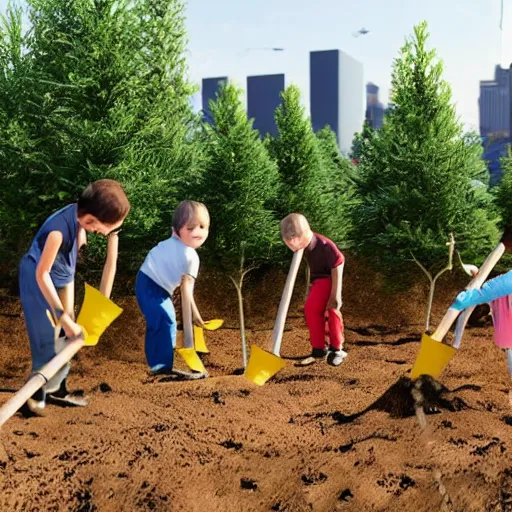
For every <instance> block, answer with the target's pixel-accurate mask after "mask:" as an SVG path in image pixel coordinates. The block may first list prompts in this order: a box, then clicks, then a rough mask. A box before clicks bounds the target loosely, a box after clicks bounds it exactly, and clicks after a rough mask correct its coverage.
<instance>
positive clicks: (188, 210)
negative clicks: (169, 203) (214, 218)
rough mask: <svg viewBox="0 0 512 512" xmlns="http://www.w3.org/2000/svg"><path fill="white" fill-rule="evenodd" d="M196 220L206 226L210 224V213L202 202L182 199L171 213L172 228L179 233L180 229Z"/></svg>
mask: <svg viewBox="0 0 512 512" xmlns="http://www.w3.org/2000/svg"><path fill="white" fill-rule="evenodd" d="M194 220H196V221H197V222H198V223H200V224H201V223H203V224H205V225H206V226H209V225H210V214H209V213H208V209H207V208H206V206H205V205H204V204H203V203H199V202H197V201H188V200H185V201H182V202H181V203H180V204H179V205H178V206H177V207H176V209H175V210H174V213H173V215H172V229H174V232H175V233H176V234H179V232H180V229H181V228H183V227H184V226H186V225H187V224H190V222H192V221H194Z"/></svg>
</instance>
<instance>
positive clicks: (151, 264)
mask: <svg viewBox="0 0 512 512" xmlns="http://www.w3.org/2000/svg"><path fill="white" fill-rule="evenodd" d="M140 270H141V271H142V272H144V274H146V275H147V276H148V277H149V278H150V279H152V280H153V281H154V282H155V283H156V284H157V285H159V286H161V287H162V288H163V289H164V290H167V291H168V292H169V295H171V296H172V294H173V293H174V290H175V289H176V287H177V286H179V285H180V283H181V278H182V277H183V275H185V274H188V275H190V276H192V277H193V278H194V279H195V278H197V274H198V272H199V256H198V255H197V252H196V250H195V249H192V247H188V246H187V245H185V244H184V243H183V242H182V241H181V240H180V239H179V238H177V237H175V236H171V238H168V239H167V240H164V241H163V242H160V243H159V244H158V245H157V246H156V247H153V249H151V251H149V254H148V255H147V256H146V259H145V260H144V263H143V264H142V266H141V267H140Z"/></svg>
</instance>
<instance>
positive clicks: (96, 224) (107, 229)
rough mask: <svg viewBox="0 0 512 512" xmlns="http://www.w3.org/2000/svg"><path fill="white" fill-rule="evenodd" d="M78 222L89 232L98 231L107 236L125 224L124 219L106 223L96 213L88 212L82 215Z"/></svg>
mask: <svg viewBox="0 0 512 512" xmlns="http://www.w3.org/2000/svg"><path fill="white" fill-rule="evenodd" d="M78 222H79V223H80V225H81V226H82V227H83V228H84V229H85V230H86V231H87V232H88V233H98V234H100V235H103V236H107V235H108V234H109V233H111V232H112V231H115V230H116V229H119V228H120V227H121V226H122V225H123V222H124V219H122V220H120V221H119V222H114V224H104V223H103V222H100V221H99V220H98V219H97V218H96V217H95V216H94V215H91V214H89V213H87V214H85V215H83V216H82V217H80V218H79V219H78Z"/></svg>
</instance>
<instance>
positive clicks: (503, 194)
mask: <svg viewBox="0 0 512 512" xmlns="http://www.w3.org/2000/svg"><path fill="white" fill-rule="evenodd" d="M500 163H501V172H502V177H501V181H500V183H499V185H498V187H497V191H496V202H497V205H498V207H499V209H500V212H501V217H502V219H503V224H505V225H508V226H510V225H512V149H511V148H510V146H509V147H508V148H507V156H505V157H503V158H502V159H501V160H500Z"/></svg>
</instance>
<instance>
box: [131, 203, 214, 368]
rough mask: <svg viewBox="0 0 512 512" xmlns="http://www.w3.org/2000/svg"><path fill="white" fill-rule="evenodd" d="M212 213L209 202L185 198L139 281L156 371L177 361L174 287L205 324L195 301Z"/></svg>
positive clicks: (138, 292)
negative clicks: (201, 251) (200, 251)
mask: <svg viewBox="0 0 512 512" xmlns="http://www.w3.org/2000/svg"><path fill="white" fill-rule="evenodd" d="M209 227H210V216H209V214H208V210H207V209H206V206H205V205H204V204H202V203H198V202H196V201H182V202H181V203H180V204H179V205H178V206H177V208H176V210H175V211H174V214H173V219H172V236H171V237H170V238H168V239H167V240H164V241H162V242H160V243H159V244H158V245H157V246H156V247H154V248H153V249H151V251H150V252H149V254H148V255H147V257H146V259H145V260H144V263H143V264H142V266H141V268H140V270H139V273H138V274H137V280H136V283H135V294H136V296H137V302H138V303H139V307H140V310H141V311H142V314H143V315H144V318H145V319H146V338H145V353H146V360H147V362H148V365H149V368H150V370H151V372H152V373H154V374H157V373H168V372H170V371H171V370H172V367H173V363H174V348H175V346H176V313H175V311H174V305H173V303H172V296H173V293H174V290H175V289H176V288H177V287H178V286H181V294H182V298H183V297H187V299H188V301H189V302H190V303H191V305H192V318H193V321H194V323H195V324H196V325H199V326H201V327H202V326H204V323H203V320H202V318H201V315H200V314H199V311H198V309H197V306H196V304H195V301H194V297H193V292H194V282H195V279H196V278H197V274H198V272H199V256H198V255H197V252H196V249H197V248H199V247H201V245H203V243H204V242H205V240H206V238H207V237H208V230H209Z"/></svg>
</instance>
